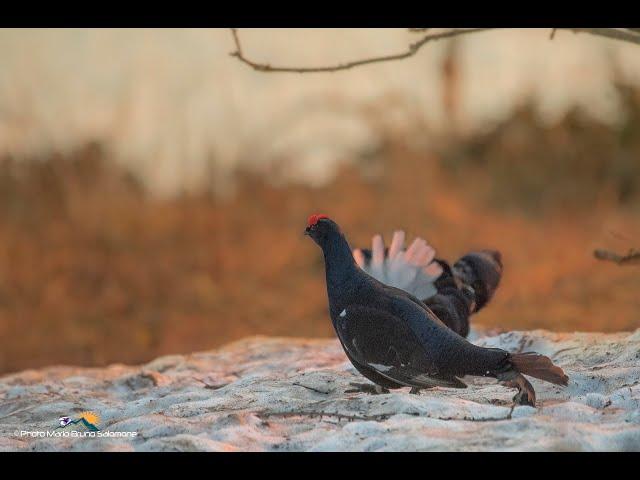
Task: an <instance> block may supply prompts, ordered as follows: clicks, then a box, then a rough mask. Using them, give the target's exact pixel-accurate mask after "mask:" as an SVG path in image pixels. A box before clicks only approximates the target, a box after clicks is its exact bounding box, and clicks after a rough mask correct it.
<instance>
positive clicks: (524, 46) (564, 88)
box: [0, 29, 640, 192]
mask: <svg viewBox="0 0 640 480" xmlns="http://www.w3.org/2000/svg"><path fill="white" fill-rule="evenodd" d="M549 31H550V30H549V29H534V30H526V29H516V30H509V29H502V30H495V31H490V32H483V33H476V34H470V35H468V36H464V37H461V38H460V53H461V70H462V72H463V76H462V84H461V97H462V105H461V110H462V113H463V116H462V119H463V121H464V125H463V126H464V127H465V128H466V129H474V128H478V127H483V126H486V125H488V124H490V122H492V121H495V120H497V119H499V118H500V117H502V116H504V115H505V114H506V113H507V112H508V111H509V109H511V108H512V107H513V105H514V103H515V102H518V101H520V100H521V99H522V97H523V95H525V94H527V93H530V94H534V95H536V96H537V97H538V98H539V99H540V106H541V113H542V114H543V115H544V116H545V118H547V119H549V120H553V119H554V118H556V117H557V116H558V115H560V114H562V112H563V111H565V110H566V108H567V107H568V106H570V105H572V104H575V103H578V104H581V105H583V106H584V107H586V108H587V109H588V110H589V111H590V112H591V113H593V114H594V115H597V116H599V117H601V118H603V119H605V120H608V121H614V120H615V118H616V112H617V107H618V104H617V101H618V100H617V98H616V96H615V92H614V89H613V88H612V85H611V82H610V80H611V79H610V76H611V69H610V68H609V66H610V63H611V60H612V59H615V60H616V61H617V63H618V64H619V66H620V68H621V70H622V71H623V73H624V74H625V76H626V77H627V78H628V79H629V80H630V81H632V82H636V83H639V84H640V47H638V46H635V45H631V44H625V43H621V42H616V41H613V40H607V39H603V38H598V37H593V36H590V35H587V34H573V33H570V32H564V31H558V32H557V33H556V36H555V39H554V40H553V41H550V40H549ZM240 34H241V36H242V38H243V44H244V50H245V53H246V54H247V55H248V56H251V57H252V58H255V59H256V60H258V61H266V62H271V63H273V64H276V63H283V64H295V65H315V64H325V63H336V62H341V61H345V60H349V59H353V58H358V57H363V56H371V55H378V54H386V53H393V52H396V51H401V50H403V49H404V48H406V45H407V44H408V43H409V42H410V41H411V40H415V38H416V34H411V33H408V32H407V31H406V29H387V30H384V29H268V30H267V29H246V30H245V29H240ZM445 46H446V45H445V43H444V42H438V43H433V44H429V45H427V46H425V47H424V48H423V49H422V50H421V51H420V52H419V53H418V54H417V55H416V56H414V57H412V58H410V59H408V60H403V61H400V62H392V63H387V64H378V65H371V66H365V67H361V68H358V69H354V70H349V71H344V72H338V73H333V74H314V75H298V74H263V73H259V72H255V71H253V70H251V69H249V68H248V67H247V66H245V65H243V64H240V63H239V62H238V61H237V60H236V59H234V58H232V57H230V56H229V55H228V54H229V52H230V51H232V50H233V43H232V41H231V36H230V33H229V31H228V30H227V29H209V30H198V29H175V30H163V29H159V30H147V29H141V30H138V29H135V30H126V29H124V30H121V29H117V30H114V29H102V30H101V29H96V30H92V29H71V30H58V29H26V30H16V29H0V58H1V59H2V68H0V151H2V152H3V153H6V152H10V153H13V154H16V155H18V156H21V155H29V154H31V153H36V152H41V151H46V150H48V149H50V148H56V149H62V150H64V149H67V148H72V147H73V146H74V145H78V144H82V143H84V142H85V141H87V140H90V139H95V138H98V139H105V140H107V141H109V142H110V143H111V145H112V146H113V148H114V150H115V153H116V156H117V157H118V158H119V159H120V161H122V162H125V163H127V164H129V165H131V166H133V167H134V168H135V169H136V170H137V171H138V172H139V173H141V174H142V175H143V176H144V178H146V179H147V181H148V182H149V184H150V185H151V186H153V187H154V188H156V189H157V190H158V191H160V192H163V191H168V192H170V191H173V190H174V189H175V188H178V187H180V186H182V185H195V186H197V185H198V182H199V181H201V179H202V171H203V166H204V165H205V164H206V162H207V161H213V162H215V163H216V165H218V166H219V167H221V168H222V169H223V170H224V169H225V168H229V167H231V166H232V165H234V164H236V163H237V162H240V161H254V162H261V161H266V160H268V159H269V158H272V157H275V156H278V155H281V154H287V153H289V154H290V153H293V154H295V155H296V156H298V157H299V158H300V161H299V163H298V169H299V170H298V171H295V172H294V174H296V175H301V176H306V177H313V178H315V179H322V178H324V176H323V175H324V174H326V173H327V172H329V171H330V169H327V166H330V165H332V164H333V163H334V162H336V161H337V160H340V159H341V158H344V157H348V156H349V152H351V151H353V149H356V148H359V147H362V146H366V145H367V144H371V143H374V142H375V140H376V138H375V131H374V130H372V129H371V128H370V124H369V123H368V122H367V121H366V120H365V119H364V118H363V115H362V114H361V113H358V112H361V111H362V107H363V106H366V105H369V104H375V103H376V102H383V101H384V98H387V99H388V98H396V100H391V103H392V104H393V106H392V107H390V111H389V112H388V115H389V118H393V119H394V120H393V121H394V122H395V123H397V124H398V126H399V128H401V127H402V122H403V121H404V122H410V121H411V120H410V118H411V117H410V116H409V114H408V113H407V112H410V111H412V110H413V111H414V112H418V113H419V114H420V115H421V116H423V117H424V119H425V121H427V122H428V123H429V125H430V126H431V127H432V128H433V129H435V130H438V129H441V128H443V127H444V126H445V125H443V122H444V118H445V117H444V115H443V109H442V102H441V85H440V83H441V82H440V73H439V69H440V63H441V61H442V58H443V52H444V48H445ZM393 95H395V97H393ZM398 99H402V100H398ZM387 101H389V100H387ZM391 108H393V109H394V110H393V111H391ZM396 109H397V111H395V110H396ZM382 111H383V112H385V110H384V109H382ZM220 180H221V182H222V181H224V178H223V177H221V179H220Z"/></svg>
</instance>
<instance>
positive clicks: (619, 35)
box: [562, 28, 640, 45]
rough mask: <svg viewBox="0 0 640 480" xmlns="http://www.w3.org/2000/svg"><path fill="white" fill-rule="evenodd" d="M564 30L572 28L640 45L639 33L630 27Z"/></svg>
mask: <svg viewBox="0 0 640 480" xmlns="http://www.w3.org/2000/svg"><path fill="white" fill-rule="evenodd" d="M562 30H571V31H572V32H574V33H590V34H591V35H599V36H601V37H607V38H612V39H614V40H622V41H624V42H631V43H635V44H637V45H640V35H638V33H630V32H629V31H628V30H630V29H627V31H625V30H621V29H618V28H563V29H562Z"/></svg>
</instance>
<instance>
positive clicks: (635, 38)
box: [230, 28, 640, 73]
mask: <svg viewBox="0 0 640 480" xmlns="http://www.w3.org/2000/svg"><path fill="white" fill-rule="evenodd" d="M408 30H409V31H410V32H411V33H425V32H427V31H428V30H430V29H429V28H409V29H408ZM485 30H492V29H491V28H464V29H461V28H455V29H452V30H449V31H446V32H442V33H435V34H426V35H424V36H423V37H422V38H421V39H420V40H418V41H416V42H414V43H411V44H409V46H408V47H407V49H406V50H405V51H404V52H400V53H396V54H392V55H381V56H377V57H368V58H363V59H359V60H353V61H349V62H345V63H339V64H336V65H326V66H318V67H288V66H272V65H271V64H269V63H259V62H255V61H253V60H250V59H249V58H247V57H246V56H245V55H244V53H243V51H242V44H241V42H240V37H239V36H238V29H237V28H232V29H231V34H232V36H233V42H234V44H235V47H236V50H235V51H234V52H231V53H230V55H231V56H232V57H236V58H237V59H238V60H240V61H241V62H242V63H244V64H246V65H249V66H250V67H251V68H253V69H254V70H258V71H260V72H269V73H274V72H289V73H319V72H337V71H340V70H348V69H350V68H354V67H359V66H362V65H369V64H372V63H382V62H390V61H394V60H402V59H405V58H408V57H412V56H413V55H415V54H416V53H418V51H419V50H420V49H421V48H422V47H423V46H424V45H426V44H427V43H429V42H431V41H436V40H443V39H445V38H452V37H457V36H460V35H464V34H467V33H475V32H481V31H485ZM557 30H569V31H572V32H574V33H589V34H591V35H597V36H600V37H606V38H611V39H614V40H621V41H625V42H630V43H634V44H637V45H640V29H637V28H626V29H623V28H562V29H559V28H553V29H552V30H551V35H550V37H549V38H550V39H551V40H553V38H554V36H555V34H556V31H557Z"/></svg>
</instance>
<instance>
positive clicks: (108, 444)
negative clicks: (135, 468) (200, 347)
mask: <svg viewBox="0 0 640 480" xmlns="http://www.w3.org/2000/svg"><path fill="white" fill-rule="evenodd" d="M473 341H474V342H475V343H478V344H480V345H485V346H491V347H501V348H505V349H507V350H510V351H527V350H534V351H537V352H540V353H543V354H545V355H549V356H550V357H551V358H552V359H553V360H554V362H556V363H557V364H559V365H560V366H562V367H563V368H564V369H565V372H566V373H567V374H568V375H569V377H570V382H569V386H568V387H566V388H561V387H556V386H555V385H549V384H546V383H542V382H540V381H538V380H535V379H533V380H532V383H533V385H534V386H535V388H536V391H537V394H538V405H537V408H532V407H524V406H523V407H516V408H515V409H514V410H513V411H512V412H511V408H510V407H511V398H512V397H513V395H514V393H515V391H514V390H510V389H507V388H505V387H503V386H501V385H498V384H496V383H495V381H493V380H491V379H484V378H466V379H465V381H466V382H467V383H469V388H467V389H465V390H454V389H444V388H436V389H433V390H428V391H423V392H422V393H421V394H420V395H411V394H409V393H408V389H403V390H401V391H396V392H393V393H390V394H383V395H370V394H366V393H345V392H346V391H347V390H349V389H350V388H351V387H350V382H363V381H364V379H363V378H362V377H360V376H359V375H358V373H357V372H356V371H355V370H354V369H353V367H352V366H351V364H350V363H349V362H348V361H347V359H346V357H345V356H344V354H343V352H342V349H341V348H340V345H339V344H338V343H337V341H336V340H310V339H289V338H267V337H252V338H248V339H245V340H242V341H239V342H236V343H233V344H230V345H227V346H226V347H224V348H222V349H219V350H215V351H209V352H201V353H193V354H191V355H171V356H166V357H161V358H158V359H156V360H154V361H152V362H150V363H147V364H145V365H141V366H125V365H111V366H109V367H106V368H78V367H50V368H45V369H41V370H26V371H23V372H19V373H15V374H11V375H6V376H3V377H0V450H5V451H13V450H25V451H33V450H35V451H52V450H55V451H67V450H101V451H118V450H121V451H133V450H136V451H192V450H198V451H202V450H205V451H236V450H250V451H263V450H266V451H291V450H295V451H300V450H311V451H323V450H331V451H335V450H348V451H378V450H393V451H397V450H401V451H414V450H466V451H468V450H524V451H529V450H572V451H573V450H615V451H619V450H627V451H628V450H633V451H640V330H637V331H636V332H634V333H619V334H609V335H605V334H596V333H575V334H560V333H550V332H546V331H540V330H537V331H531V332H509V333H503V334H501V335H493V336H478V335H477V334H476V335H475V338H473ZM83 411H92V412H94V413H96V414H97V415H99V417H100V421H99V422H98V427H99V428H100V431H99V432H96V434H95V436H93V437H91V436H74V435H73V434H71V431H73V430H74V428H75V430H77V431H80V432H81V434H83V431H82V429H81V428H76V427H74V428H71V427H70V426H68V427H67V428H65V429H57V430H55V428H56V427H57V426H58V419H59V417H61V416H64V415H66V416H69V417H71V418H77V417H78V416H79V415H80V413H81V412H83ZM21 432H23V433H21ZM24 432H44V433H41V434H38V433H31V434H29V433H24ZM46 432H57V434H58V435H60V436H53V437H52V436H49V437H47V436H46V435H47V433H46ZM62 432H68V433H66V434H64V435H66V436H63V434H62ZM109 432H111V433H109ZM113 432H137V435H136V436H135V437H131V436H124V437H123V436H120V437H115V436H113V435H116V434H115V433H113ZM98 434H100V436H98ZM38 435H41V436H38ZM86 435H88V434H86ZM109 435H111V436H109ZM118 435H121V434H118Z"/></svg>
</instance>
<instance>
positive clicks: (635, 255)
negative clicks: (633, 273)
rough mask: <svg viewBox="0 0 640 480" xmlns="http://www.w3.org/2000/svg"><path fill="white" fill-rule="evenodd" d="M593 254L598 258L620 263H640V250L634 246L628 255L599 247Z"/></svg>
mask: <svg viewBox="0 0 640 480" xmlns="http://www.w3.org/2000/svg"><path fill="white" fill-rule="evenodd" d="M593 256H594V257H596V258H597V259H598V260H606V261H609V262H614V263H617V264H618V265H636V264H640V250H634V249H633V248H632V249H631V250H629V252H628V253H627V254H626V255H619V254H617V253H615V252H611V251H609V250H604V249H602V248H598V249H596V250H595V251H594V252H593Z"/></svg>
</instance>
